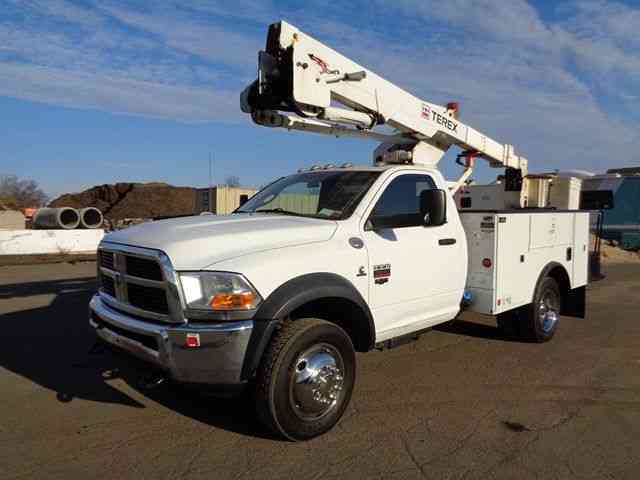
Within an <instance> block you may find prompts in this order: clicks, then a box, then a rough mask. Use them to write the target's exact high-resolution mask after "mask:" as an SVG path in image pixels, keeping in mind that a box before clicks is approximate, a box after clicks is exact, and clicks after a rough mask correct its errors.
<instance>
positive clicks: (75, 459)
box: [0, 263, 640, 480]
mask: <svg viewBox="0 0 640 480" xmlns="http://www.w3.org/2000/svg"><path fill="white" fill-rule="evenodd" d="M94 270H95V265H94V264H93V263H79V264H76V265H70V264H60V265H46V266H21V267H3V268H0V314H1V316H0V319H1V325H2V331H1V333H0V392H1V395H0V478H2V479H4V478H61V479H62V478H64V479H70V478H109V479H113V478H215V479H224V478H267V479H268V478H293V479H296V480H297V479H306V478H368V479H369V478H407V479H409V478H438V479H440V478H479V479H486V478H508V479H514V478H518V479H524V478H593V479H602V478H628V479H637V478H640V453H639V452H640V450H639V446H640V304H639V302H638V298H639V297H638V292H639V291H640V267H639V266H637V265H620V266H615V267H608V268H607V269H606V273H607V274H608V278H607V279H606V280H604V281H602V282H599V283H597V284H595V285H594V286H593V287H592V288H591V291H590V306H589V307H590V308H589V311H590V313H589V318H587V319H586V320H577V319H563V320H562V324H561V326H560V330H559V332H558V334H557V335H556V337H555V339H554V340H553V341H552V342H551V343H548V344H544V345H529V344H522V343H514V342H507V341H504V340H503V339H501V337H500V336H499V334H498V332H497V331H496V329H495V328H494V326H493V324H492V323H491V322H490V321H489V320H487V319H481V318H471V317H469V318H467V319H466V320H464V321H460V322H458V324H457V325H455V326H454V327H451V328H448V329H445V330H439V331H433V332H430V333H429V334H427V335H424V336H423V337H422V338H421V339H420V340H419V341H418V342H414V343H411V344H408V345H405V346H403V347H399V348H397V349H394V350H390V351H386V352H373V353H369V354H366V355H361V356H359V358H358V361H359V369H358V377H359V378H358V384H357V387H356V392H355V394H354V398H353V402H352V407H351V408H350V409H349V411H348V414H347V416H346V418H345V419H344V420H343V421H342V422H341V423H340V424H339V426H338V428H336V429H335V430H334V431H333V432H330V433H329V434H328V435H326V436H324V437H322V438H319V439H316V440H314V441H312V442H308V443H300V444H293V443H288V442H284V441H280V440H277V439H273V438H271V437H269V435H268V434H267V433H266V432H265V431H263V430H262V429H261V428H260V426H259V425H257V424H256V422H255V420H254V418H253V415H252V412H251V408H250V406H249V405H247V404H246V403H244V402H242V401H228V400H226V401H224V400H216V399H212V398H207V397H203V396H200V395H194V394H185V393H180V392H175V391H172V390H171V389H169V388H167V387H160V388H159V389H155V390H150V391H149V390H145V389H143V388H141V387H139V386H138V382H137V377H136V375H135V374H134V373H133V371H132V370H131V369H130V368H125V366H123V365H122V364H121V363H120V362H119V361H118V359H117V358H114V357H113V356H112V355H97V356H96V355H93V356H89V355H87V349H88V347H89V346H90V344H91V342H92V335H91V332H90V330H89V328H88V327H87V323H86V319H85V316H86V315H85V311H86V305H87V302H88V300H89V297H90V295H91V293H92V291H93V289H94V288H95V284H94V283H93V279H92V276H93V273H94ZM116 367H119V368H120V369H121V370H120V374H119V375H118V374H117V372H116V374H115V375H113V373H114V372H113V369H114V368H116ZM110 371H111V373H112V375H111V376H112V377H114V378H109V377H110V376H109V372H110Z"/></svg>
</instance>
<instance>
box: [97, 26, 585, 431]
mask: <svg viewBox="0 0 640 480" xmlns="http://www.w3.org/2000/svg"><path fill="white" fill-rule="evenodd" d="M241 108H242V110H243V111H244V112H246V113H249V114H251V117H252V119H253V120H254V122H256V123H257V124H259V125H262V126H267V127H276V128H285V129H288V130H297V131H302V132H312V133H318V134H325V135H331V136H337V137H356V138H364V139H373V140H376V141H379V142H380V145H379V146H378V147H377V148H376V149H375V151H374V154H373V165H367V166H353V165H352V164H351V163H347V164H344V165H342V166H339V167H336V166H334V165H333V164H328V165H325V166H314V167H311V168H309V169H302V170H300V171H298V172H297V173H294V174H292V175H289V176H286V177H283V178H280V179H278V180H276V181H275V182H273V183H271V184H269V185H267V186H266V187H265V188H264V189H262V190H261V191H260V192H258V193H257V194H255V195H254V196H253V197H252V198H251V199H249V200H248V201H247V202H246V203H245V204H243V205H242V206H240V207H239V208H238V209H237V210H236V211H235V212H234V213H233V214H232V215H228V216H219V217H214V216H206V217H189V218H180V219H173V220H164V221H159V222H152V223H147V224H143V225H140V226H136V227H132V228H129V229H126V230H123V231H119V232H114V233H111V234H109V235H107V236H106V237H105V239H104V240H103V242H102V243H101V245H100V248H99V255H98V277H99V282H100V288H99V291H98V293H97V294H96V295H95V296H94V297H93V298H92V300H91V304H90V312H89V315H90V319H89V321H90V323H91V325H92V326H93V327H94V329H95V331H96V334H97V336H98V338H99V339H100V340H101V341H103V342H107V343H108V344H110V345H112V346H115V347H117V349H119V350H122V351H124V352H126V353H127V354H129V355H134V356H136V357H139V358H141V359H143V360H145V361H146V362H147V363H148V364H149V365H150V368H153V369H156V370H158V371H159V372H161V374H162V375H165V376H167V377H169V378H171V379H172V380H174V381H177V382H184V383H190V384H206V385H215V386H217V387H219V388H221V389H223V390H224V392H225V394H228V393H229V392H231V391H236V390H241V389H243V388H245V387H249V388H251V389H252V390H253V393H254V398H255V402H256V409H257V413H258V416H259V418H260V419H261V420H262V421H263V422H264V423H265V424H266V425H267V426H269V427H270V428H271V429H272V430H273V431H274V432H276V433H277V434H280V435H283V436H285V437H286V438H289V439H291V440H305V439H309V438H312V437H315V436H317V435H320V434H322V433H324V432H326V431H328V430H330V429H331V428H332V427H333V426H334V425H335V424H336V423H337V422H338V421H339V419H340V418H341V417H342V415H343V413H344V411H345V409H346V408H347V406H348V404H349V401H350V398H351V394H352V392H353V389H354V385H355V374H356V357H355V352H357V351H358V352H367V351H369V350H371V349H374V348H381V349H384V348H388V347H393V346H396V345H398V344H401V343H403V342H404V341H405V340H407V339H415V338H417V336H418V335H419V334H420V333H422V332H424V331H426V330H428V329H429V328H431V327H432V326H434V325H437V324H440V323H444V322H447V321H450V320H452V319H455V318H456V317H457V316H458V314H459V313H460V312H461V311H462V310H465V309H467V310H470V311H472V312H476V313H478V314H483V315H492V316H494V317H496V319H497V323H498V325H499V327H500V328H502V330H503V331H504V334H505V335H506V336H508V337H509V338H512V339H514V340H517V341H529V342H537V343H543V342H546V341H548V340H550V339H551V338H552V337H553V336H554V334H555V332H556V330H557V328H558V325H559V320H560V316H561V315H565V316H570V317H584V315H585V296H586V293H585V292H586V284H587V258H588V238H589V217H588V213H586V212H580V211H578V210H566V209H565V210H562V209H561V208H560V207H558V206H555V207H554V205H553V204H552V203H553V202H551V203H547V204H545V206H546V208H531V207H532V201H531V199H532V198H533V197H531V191H532V190H533V189H532V188H529V185H528V184H529V183H531V185H534V186H535V185H539V184H540V185H541V183H540V180H541V179H540V177H539V176H537V177H536V176H532V175H529V174H528V168H527V167H528V165H527V160H526V159H525V158H524V157H522V156H520V155H517V154H516V152H515V150H514V148H513V147H512V146H511V145H505V144H501V143H499V142H496V141H495V140H493V139H491V138H489V137H487V136H486V135H484V134H482V133H480V132H479V131H477V130H475V129H473V128H472V127H470V126H468V125H465V124H464V123H463V122H461V121H460V119H459V115H458V113H459V112H458V105H457V104H455V103H450V104H448V105H446V106H445V107H442V106H439V105H435V104H433V103H430V102H426V101H423V100H420V99H419V98H417V97H415V96H413V95H411V94H410V93H408V92H406V91H405V90H403V89H401V88H400V87H398V86H396V85H394V84H392V83H391V82H389V81H387V80H385V79H383V78H381V77H380V76H378V75H376V74H375V73H373V72H371V71H369V70H367V69H366V68H364V67H362V66H360V65H358V64H357V63H355V62H353V61H351V60H349V59H348V58H346V57H345V56H343V55H341V54H339V53H337V52H335V51H334V50H332V49H331V48H329V47H327V46H326V45H323V44H322V43H320V42H318V41H317V40H315V39H313V38H311V37H310V36H308V35H306V34H304V33H303V32H301V31H300V30H299V29H297V28H296V27H294V26H292V25H290V24H288V23H286V22H279V23H276V24H273V25H271V26H270V27H269V32H268V35H267V42H266V49H265V51H262V52H260V53H259V68H258V79H257V80H256V81H255V82H253V83H252V84H251V85H250V86H249V87H247V89H245V91H244V92H243V93H242V95H241ZM452 146H455V147H458V148H459V149H460V154H459V155H458V162H459V163H460V164H461V165H462V166H463V167H464V171H463V173H462V175H461V178H460V179H458V180H457V181H456V182H446V181H445V179H444V178H443V176H442V174H441V173H440V172H439V170H438V168H437V167H438V163H439V162H440V160H441V159H442V157H443V155H444V154H445V153H446V152H447V151H448V150H449V148H451V147H452ZM478 159H481V160H485V161H487V162H488V163H489V165H490V166H491V167H495V168H501V169H504V170H505V174H504V180H503V182H502V183H499V184H496V185H495V187H497V189H499V190H500V195H499V198H501V199H502V200H503V201H501V202H497V207H494V208H490V209H489V208H484V209H478V208H476V209H474V208H473V205H474V204H473V202H474V198H472V197H465V205H464V206H462V207H461V208H460V211H458V210H459V209H458V208H457V206H456V203H455V199H454V195H455V194H456V192H457V191H458V190H459V189H461V188H463V189H466V188H467V186H466V185H465V182H466V180H467V179H468V178H469V176H470V174H471V172H472V170H473V167H474V163H475V161H476V160H478ZM494 190H496V188H494ZM569 190H570V189H566V191H567V192H568V191H569ZM494 193H495V192H494ZM483 195H484V194H483ZM539 196H540V195H539ZM561 196H562V195H560V194H556V195H554V196H553V197H551V198H554V199H557V198H559V197H561ZM480 200H482V199H480ZM561 200H562V199H560V200H558V202H560V203H558V205H560V204H563V205H564V204H567V205H570V204H572V203H571V202H564V203H563V202H561ZM483 201H484V200H483ZM554 201H555V200H554ZM480 203H481V204H482V202H480ZM483 205H484V204H483ZM425 361H428V360H427V359H425ZM407 368H410V367H407Z"/></svg>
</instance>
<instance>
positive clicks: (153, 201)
mask: <svg viewBox="0 0 640 480" xmlns="http://www.w3.org/2000/svg"><path fill="white" fill-rule="evenodd" d="M49 206H50V207H74V208H83V207H96V208H99V209H100V210H101V211H102V213H103V214H104V216H105V218H106V219H108V220H120V219H124V218H153V217H174V216H180V215H192V214H193V212H194V209H195V189H193V188H189V187H174V186H172V185H168V184H166V183H116V184H113V185H108V184H107V185H97V186H95V187H93V188H90V189H88V190H85V191H84V192H80V193H67V194H64V195H62V196H60V197H58V198H56V199H55V200H53V201H52V202H51V203H50V204H49Z"/></svg>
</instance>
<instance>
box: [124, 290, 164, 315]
mask: <svg viewBox="0 0 640 480" xmlns="http://www.w3.org/2000/svg"><path fill="white" fill-rule="evenodd" d="M127 294H128V297H129V303H130V304H131V305H133V306H134V307H137V308H140V309H142V310H148V311H150V312H155V313H161V314H165V315H166V314H168V313H169V305H168V304H167V294H166V292H165V290H164V289H162V288H155V287H145V286H144V285H136V284H135V283H128V284H127Z"/></svg>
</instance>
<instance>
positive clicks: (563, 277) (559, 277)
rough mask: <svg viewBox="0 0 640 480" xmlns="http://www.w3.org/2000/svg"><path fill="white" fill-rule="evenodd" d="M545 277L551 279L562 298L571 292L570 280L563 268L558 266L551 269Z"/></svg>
mask: <svg viewBox="0 0 640 480" xmlns="http://www.w3.org/2000/svg"><path fill="white" fill-rule="evenodd" d="M547 277H551V278H553V279H554V280H555V281H556V283H557V284H558V287H560V292H561V293H562V296H563V297H565V296H566V295H567V293H569V290H571V280H569V274H567V271H566V270H565V268H564V267H562V266H560V265H557V266H555V267H553V268H552V269H551V270H549V273H547Z"/></svg>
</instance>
